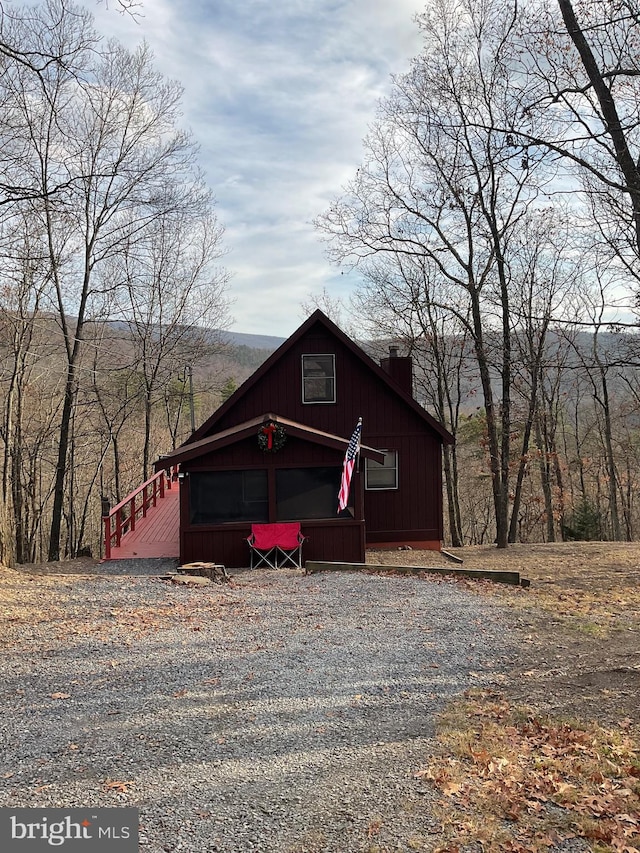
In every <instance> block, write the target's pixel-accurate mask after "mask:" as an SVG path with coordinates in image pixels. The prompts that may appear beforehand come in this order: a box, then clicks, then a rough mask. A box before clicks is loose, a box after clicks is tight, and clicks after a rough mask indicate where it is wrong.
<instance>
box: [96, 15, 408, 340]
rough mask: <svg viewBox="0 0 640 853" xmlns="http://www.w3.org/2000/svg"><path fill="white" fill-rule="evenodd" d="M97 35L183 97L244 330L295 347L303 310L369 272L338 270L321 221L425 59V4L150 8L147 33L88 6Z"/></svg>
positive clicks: (237, 325) (141, 25) (144, 20)
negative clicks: (381, 113)
mask: <svg viewBox="0 0 640 853" xmlns="http://www.w3.org/2000/svg"><path fill="white" fill-rule="evenodd" d="M82 5H84V6H86V7H87V8H88V9H90V10H91V11H92V12H93V14H94V16H95V19H96V26H97V28H98V30H99V31H100V32H101V33H103V34H105V35H106V36H116V37H117V38H118V39H119V40H120V41H121V42H123V43H124V44H126V45H127V46H130V47H133V46H134V45H135V44H136V43H138V42H139V41H141V40H142V39H145V40H146V41H147V42H148V44H149V45H150V47H151V48H152V50H153V52H154V54H155V57H156V66H157V68H158V69H159V70H160V71H161V72H162V73H163V74H164V75H165V76H166V77H170V78H173V79H177V80H179V81H180V82H181V83H182V85H183V86H184V90H185V91H184V98H183V103H184V125H185V126H186V127H188V128H190V129H191V131H192V132H193V135H194V137H195V139H196V140H197V142H198V143H199V145H200V147H201V158H200V159H201V165H202V167H203V168H204V170H205V172H206V175H207V179H208V182H209V184H210V186H211V187H212V189H213V191H214V193H215V196H216V199H217V212H218V216H219V218H220V221H221V222H222V224H223V225H224V226H225V228H226V235H225V246H226V249H227V250H228V254H227V256H226V258H225V265H226V266H227V268H228V269H229V270H230V272H231V273H232V280H231V296H232V298H233V299H234V300H235V304H234V306H233V309H232V313H233V316H234V324H233V329H234V330H235V331H238V332H249V333H259V334H270V335H279V336H286V335H289V334H290V333H291V332H292V331H293V330H294V329H295V328H296V327H297V326H298V325H299V324H300V322H301V320H302V309H301V307H300V303H301V302H302V301H305V300H306V299H307V298H308V296H309V294H311V293H317V294H320V293H321V292H322V290H323V288H326V289H327V291H328V293H329V294H330V295H331V296H332V297H337V296H343V295H345V293H347V292H348V290H349V289H350V288H352V287H354V286H355V285H356V284H357V273H353V272H352V273H348V274H345V275H340V271H338V270H336V268H335V267H333V266H332V265H331V264H329V262H328V261H327V260H326V258H325V255H324V247H323V245H322V243H321V241H320V239H319V236H318V234H317V233H316V232H315V230H314V228H313V226H312V225H311V221H312V220H313V218H314V217H315V216H317V215H318V214H319V213H321V212H322V211H323V210H324V209H325V208H326V207H327V205H328V204H329V202H330V201H331V199H332V198H333V197H334V196H335V195H337V194H338V193H339V191H340V188H341V186H342V185H343V184H345V183H346V182H347V181H348V180H349V179H350V178H351V177H352V176H353V174H354V172H355V170H356V168H357V166H358V163H359V161H360V158H361V154H362V147H361V141H362V138H363V136H364V135H365V134H366V132H367V127H368V125H369V123H370V122H371V121H372V120H373V119H374V117H375V110H376V104H377V102H378V100H379V99H380V98H381V97H383V96H384V95H385V94H386V93H387V92H388V91H389V87H390V75H391V74H392V73H402V72H403V71H404V70H406V68H407V66H408V63H409V60H410V58H411V57H412V56H414V55H415V54H417V53H418V52H419V50H420V35H419V31H418V28H417V26H416V24H415V23H414V20H413V18H414V15H415V14H416V13H417V12H419V11H421V10H422V9H423V8H424V2H422V3H420V2H418V0H279V2H277V3H274V2H272V1H271V0H180V2H176V0H143V6H142V9H141V13H142V17H140V18H139V20H138V22H137V23H136V22H134V21H132V20H131V18H130V17H128V16H123V15H121V14H119V13H118V12H117V11H116V3H115V0H109V2H108V4H107V5H106V6H105V4H104V2H103V3H96V2H95V0H82Z"/></svg>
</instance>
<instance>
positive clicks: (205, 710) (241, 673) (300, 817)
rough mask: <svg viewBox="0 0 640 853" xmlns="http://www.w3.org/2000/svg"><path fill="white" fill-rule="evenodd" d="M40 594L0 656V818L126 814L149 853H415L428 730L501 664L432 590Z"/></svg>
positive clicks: (365, 583)
mask: <svg viewBox="0 0 640 853" xmlns="http://www.w3.org/2000/svg"><path fill="white" fill-rule="evenodd" d="M163 565H165V567H168V568H171V567H172V566H171V565H168V566H167V564H166V563H165V564H163ZM152 569H153V571H152ZM161 569H162V565H160V564H158V563H157V562H156V564H155V565H153V566H151V565H150V566H149V567H148V571H149V573H151V574H156V573H158V571H160V570H161ZM102 570H103V571H109V566H107V565H104V566H103V569H102ZM136 574H138V575H143V574H144V572H142V571H138V572H136ZM60 583H61V584H62V583H64V596H62V597H61V599H60V600H53V601H52V602H51V612H50V614H49V616H48V618H45V619H43V620H41V621H39V622H38V623H37V624H35V625H34V624H30V623H29V621H27V620H24V623H23V624H16V625H13V626H12V625H11V624H9V626H8V631H9V634H8V641H7V642H6V644H5V647H4V648H3V650H2V654H1V655H0V669H1V671H2V676H3V678H2V688H1V690H2V702H3V713H2V715H1V716H0V737H1V738H2V743H3V749H2V762H3V763H2V768H1V770H0V777H1V778H0V806H13V807H28V806H32V807H46V806H62V807H78V806H93V807H98V806H111V807H114V806H135V807H138V808H139V809H140V823H141V838H140V841H141V844H140V849H141V850H142V851H145V850H146V851H149V853H156V852H157V853H160V851H174V850H180V851H188V853H204V851H224V852H225V853H249V851H260V853H313V851H323V853H351V851H369V850H370V851H375V850H379V851H387V850H393V851H409V850H416V849H418V850H419V849H428V845H429V843H430V839H431V840H432V841H433V843H434V844H435V842H436V841H437V832H438V826H437V824H436V822H435V819H434V817H433V814H432V811H431V804H432V802H433V797H434V793H433V791H432V789H431V788H430V786H429V785H428V783H427V782H426V781H425V780H424V779H422V778H421V777H419V776H418V777H416V775H415V773H416V771H418V770H419V769H420V768H421V767H423V766H424V765H425V763H426V761H427V759H428V756H429V754H430V751H431V750H432V746H433V741H432V738H433V735H434V715H435V714H436V713H437V712H438V711H439V710H441V709H442V707H443V705H444V704H445V702H447V701H448V700H450V699H451V698H452V697H454V696H456V695H458V694H460V693H462V692H463V691H464V690H465V689H467V688H468V687H471V686H476V687H477V686H482V685H488V684H491V683H494V682H495V681H496V680H499V678H500V674H501V672H503V671H504V670H505V668H506V667H507V666H508V663H509V660H510V659H511V656H512V651H513V650H512V649H511V648H510V647H509V645H508V637H509V631H508V627H509V626H508V624H507V623H506V620H507V619H508V614H506V613H505V610H504V608H501V607H499V606H498V605H497V604H495V603H494V602H492V601H491V600H490V599H487V598H483V597H481V596H478V595H475V594H474V593H472V592H470V591H469V590H467V589H464V588H462V587H460V586H459V585H457V584H455V583H453V582H450V581H443V580H440V579H422V578H417V577H389V576H384V577H383V576H378V575H372V574H357V573H349V574H333V573H332V574H319V575H310V576H307V575H304V574H302V573H301V572H297V571H293V570H292V571H285V570H278V571H270V572H269V571H254V572H247V573H243V574H240V575H237V576H236V577H235V578H234V580H233V583H232V584H230V585H223V586H218V585H211V586H207V587H204V588H197V589H195V588H194V589H192V588H185V587H181V586H180V587H179V586H175V585H173V584H170V583H167V582H163V581H161V580H159V579H157V578H153V577H140V576H138V577H135V578H130V577H124V576H111V577H108V578H104V577H103V578H90V577H75V578H67V579H64V580H61V581H60ZM422 845H424V846H422Z"/></svg>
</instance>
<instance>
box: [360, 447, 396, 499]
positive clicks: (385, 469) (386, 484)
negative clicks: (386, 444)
mask: <svg viewBox="0 0 640 853" xmlns="http://www.w3.org/2000/svg"><path fill="white" fill-rule="evenodd" d="M364 486H365V489H397V488H398V452H397V451H396V450H385V451H384V462H376V461H375V460H374V459H367V460H366V466H365V480H364Z"/></svg>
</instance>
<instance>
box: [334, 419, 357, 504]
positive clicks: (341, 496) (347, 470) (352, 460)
mask: <svg viewBox="0 0 640 853" xmlns="http://www.w3.org/2000/svg"><path fill="white" fill-rule="evenodd" d="M361 432H362V418H360V420H359V421H358V424H357V426H356V428H355V429H354V431H353V434H352V436H351V438H350V440H349V446H348V447H347V452H346V453H345V455H344V462H343V463H342V481H341V483H340V491H339V492H338V512H342V510H343V509H346V507H347V504H348V502H349V490H350V489H351V478H352V476H353V469H354V468H355V464H356V457H357V456H358V452H359V451H360V433H361Z"/></svg>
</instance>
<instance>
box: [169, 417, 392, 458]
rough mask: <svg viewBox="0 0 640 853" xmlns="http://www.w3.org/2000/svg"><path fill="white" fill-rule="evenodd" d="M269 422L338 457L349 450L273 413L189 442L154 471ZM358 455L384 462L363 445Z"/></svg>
mask: <svg viewBox="0 0 640 853" xmlns="http://www.w3.org/2000/svg"><path fill="white" fill-rule="evenodd" d="M269 422H273V423H278V424H282V426H283V427H286V428H287V432H288V433H290V434H291V435H295V436H297V437H298V438H304V439H306V440H307V441H311V442H313V443H314V444H321V445H324V446H325V447H331V448H334V449H335V450H340V451H342V453H345V452H346V450H347V447H348V446H349V439H348V438H341V437H340V436H339V435H332V434H331V433H329V432H323V431H322V430H319V429H314V428H313V427H309V426H306V425H305V424H300V423H297V422H296V421H292V420H289V418H283V417H281V416H280V415H276V414H274V413H273V412H267V413H266V414H264V415H261V416H260V417H258V418H251V419H250V420H248V421H244V423H241V424H236V425H235V426H233V427H231V428H230V429H225V430H222V431H221V432H217V433H215V434H214V435H209V436H207V437H206V438H201V439H199V440H198V441H192V442H190V443H189V444H183V445H182V446H181V447H178V448H177V449H176V450H174V451H173V452H172V453H169V454H167V455H166V456H161V457H160V458H159V459H158V460H157V462H156V463H155V469H156V471H159V470H161V469H162V468H169V467H170V466H172V465H178V464H179V463H180V462H186V461H187V460H189V459H197V458H198V457H199V456H204V454H205V453H209V452H210V451H212V450H220V449H221V448H223V447H226V446H227V445H229V444H233V443H234V442H236V441H240V440H241V439H243V438H247V437H248V436H253V435H256V434H257V428H258V427H259V426H260V425H261V424H264V423H269ZM360 453H361V455H362V456H365V457H366V458H368V459H375V461H376V462H383V461H384V452H383V451H382V450H376V449H375V448H373V447H368V446H367V445H366V444H361V445H360Z"/></svg>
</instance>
